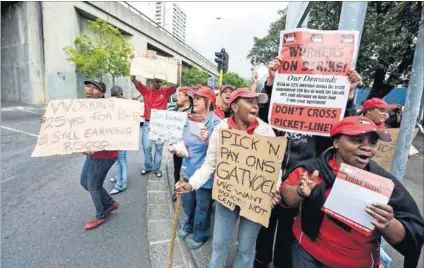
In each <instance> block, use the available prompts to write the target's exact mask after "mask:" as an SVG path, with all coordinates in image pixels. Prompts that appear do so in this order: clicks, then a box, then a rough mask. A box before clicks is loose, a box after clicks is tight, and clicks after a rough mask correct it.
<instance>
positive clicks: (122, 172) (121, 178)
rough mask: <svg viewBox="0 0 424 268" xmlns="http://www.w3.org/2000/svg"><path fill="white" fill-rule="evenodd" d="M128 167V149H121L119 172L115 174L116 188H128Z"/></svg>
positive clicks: (121, 189) (120, 189)
mask: <svg viewBox="0 0 424 268" xmlns="http://www.w3.org/2000/svg"><path fill="white" fill-rule="evenodd" d="M127 167H128V156H127V151H119V155H118V172H117V173H116V176H115V180H116V183H115V189H116V190H119V191H123V190H124V189H125V188H127Z"/></svg>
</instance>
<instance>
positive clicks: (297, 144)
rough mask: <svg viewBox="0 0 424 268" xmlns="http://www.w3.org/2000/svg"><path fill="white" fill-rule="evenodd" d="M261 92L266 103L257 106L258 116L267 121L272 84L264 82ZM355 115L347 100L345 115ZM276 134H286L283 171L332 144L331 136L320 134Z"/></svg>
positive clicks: (313, 156)
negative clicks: (268, 84) (266, 96)
mask: <svg viewBox="0 0 424 268" xmlns="http://www.w3.org/2000/svg"><path fill="white" fill-rule="evenodd" d="M262 93H265V94H267V95H268V103H265V104H262V105H261V106H260V107H259V118H260V119H262V120H263V121H265V122H267V123H268V112H269V106H270V100H271V94H272V86H267V85H266V83H265V86H264V88H263V89H262ZM355 115H357V110H356V105H355V103H354V102H353V101H348V102H347V105H346V112H345V117H347V116H355ZM277 136H287V138H288V139H287V149H286V152H285V154H284V160H283V171H284V173H286V172H287V170H290V169H291V168H292V167H294V166H296V165H297V164H298V162H300V161H303V160H307V159H312V158H315V157H317V156H320V155H321V154H322V153H323V152H324V151H325V150H326V149H328V148H330V147H331V146H333V144H332V142H331V138H329V137H322V136H312V135H306V134H297V133H289V132H284V131H277Z"/></svg>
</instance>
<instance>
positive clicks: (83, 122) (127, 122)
mask: <svg viewBox="0 0 424 268" xmlns="http://www.w3.org/2000/svg"><path fill="white" fill-rule="evenodd" d="M140 108H141V107H140V103H139V102H138V101H133V100H125V99H117V98H108V99H70V100H54V101H50V102H49V104H48V105H47V108H46V113H45V114H44V117H45V118H46V121H45V122H44V123H43V124H41V130H40V134H39V136H38V141H37V145H36V146H35V149H34V151H33V152H32V157H41V156H50V155H65V154H72V153H78V152H85V151H102V150H138V148H139V139H140Z"/></svg>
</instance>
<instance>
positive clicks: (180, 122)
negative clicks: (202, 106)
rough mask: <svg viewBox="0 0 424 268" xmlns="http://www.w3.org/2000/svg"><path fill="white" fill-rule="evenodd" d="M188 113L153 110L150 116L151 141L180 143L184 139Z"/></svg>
mask: <svg viewBox="0 0 424 268" xmlns="http://www.w3.org/2000/svg"><path fill="white" fill-rule="evenodd" d="M186 122H187V113H184V112H174V111H167V110H155V109H153V110H152V114H151V116H150V131H149V139H150V140H154V141H156V142H158V143H163V142H165V141H168V142H169V143H170V144H175V143H178V142H180V141H181V140H182V138H183V131H184V126H185V124H186Z"/></svg>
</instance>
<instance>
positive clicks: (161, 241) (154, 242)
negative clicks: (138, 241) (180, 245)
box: [149, 239, 171, 245]
mask: <svg viewBox="0 0 424 268" xmlns="http://www.w3.org/2000/svg"><path fill="white" fill-rule="evenodd" d="M169 242H171V239H166V240H158V241H153V242H150V243H149V245H157V244H164V243H169Z"/></svg>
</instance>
